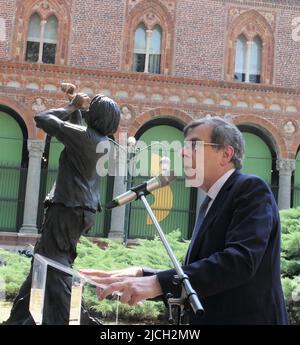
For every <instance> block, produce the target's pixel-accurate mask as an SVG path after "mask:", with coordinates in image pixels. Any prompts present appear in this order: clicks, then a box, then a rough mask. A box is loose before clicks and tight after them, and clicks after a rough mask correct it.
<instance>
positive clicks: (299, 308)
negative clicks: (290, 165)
mask: <svg viewBox="0 0 300 345" xmlns="http://www.w3.org/2000/svg"><path fill="white" fill-rule="evenodd" d="M280 218H281V226H282V253H281V272H282V286H283V290H284V295H285V300H286V304H287V308H288V311H289V315H290V318H291V322H292V323H297V324H300V208H294V209H289V210H284V211H281V212H280Z"/></svg>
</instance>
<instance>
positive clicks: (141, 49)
mask: <svg viewBox="0 0 300 345" xmlns="http://www.w3.org/2000/svg"><path fill="white" fill-rule="evenodd" d="M161 38H162V32H161V28H160V26H159V25H156V26H155V27H154V28H153V30H146V27H145V25H144V24H139V25H138V26H137V29H136V31H135V39H134V63H133V71H134V72H145V73H147V72H150V73H160V61H161Z"/></svg>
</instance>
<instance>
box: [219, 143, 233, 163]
mask: <svg viewBox="0 0 300 345" xmlns="http://www.w3.org/2000/svg"><path fill="white" fill-rule="evenodd" d="M233 155H234V148H233V147H232V146H226V147H225V148H224V149H223V155H222V161H221V165H222V166H225V165H227V164H228V163H230V162H231V159H232V157H233Z"/></svg>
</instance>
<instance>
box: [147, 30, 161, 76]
mask: <svg viewBox="0 0 300 345" xmlns="http://www.w3.org/2000/svg"><path fill="white" fill-rule="evenodd" d="M160 56H161V28H160V26H159V25H156V26H155V27H154V29H153V31H152V37H151V44H150V56H149V72H150V73H160Z"/></svg>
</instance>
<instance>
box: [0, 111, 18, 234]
mask: <svg viewBox="0 0 300 345" xmlns="http://www.w3.org/2000/svg"><path fill="white" fill-rule="evenodd" d="M0 124H1V126H0V230H2V231H16V230H17V229H16V221H17V212H18V203H19V187H20V177H21V160H22V148H23V134H22V131H21V128H20V126H19V124H18V123H17V122H16V120H15V119H14V118H13V117H12V116H10V115H9V114H7V113H4V112H0Z"/></svg>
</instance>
